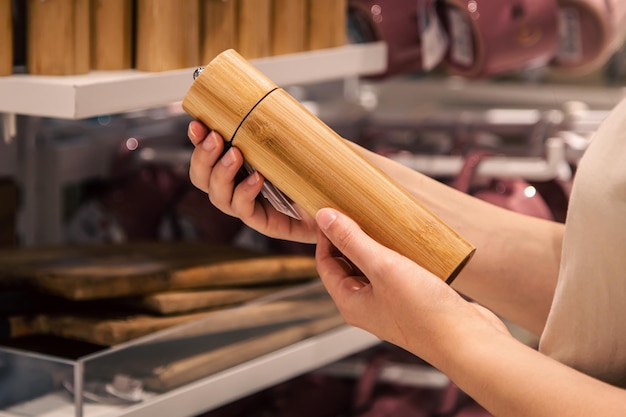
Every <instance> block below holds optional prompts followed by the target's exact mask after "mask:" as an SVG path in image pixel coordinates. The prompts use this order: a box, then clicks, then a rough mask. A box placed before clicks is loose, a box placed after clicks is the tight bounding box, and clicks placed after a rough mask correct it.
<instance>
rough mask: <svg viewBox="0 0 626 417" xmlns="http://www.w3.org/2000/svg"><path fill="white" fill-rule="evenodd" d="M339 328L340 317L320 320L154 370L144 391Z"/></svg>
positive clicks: (157, 389) (201, 375)
mask: <svg viewBox="0 0 626 417" xmlns="http://www.w3.org/2000/svg"><path fill="white" fill-rule="evenodd" d="M342 324H344V321H343V320H342V318H341V316H338V315H335V316H327V317H321V318H318V319H316V320H313V321H310V322H307V323H300V324H296V325H292V326H288V327H285V328H283V329H280V330H276V331H273V332H270V333H267V334H264V335H261V336H257V337H254V338H250V339H245V340H242V341H239V342H236V343H233V344H230V345H227V346H224V347H221V348H218V349H214V350H210V351H208V352H205V353H201V354H198V355H194V356H191V357H188V358H184V359H181V360H178V361H174V362H171V363H169V364H166V365H164V366H159V367H157V368H155V369H154V370H153V374H152V375H151V376H148V377H146V378H143V383H144V387H145V388H147V389H149V390H151V391H155V392H166V391H169V390H172V389H174V388H178V387H180V386H183V385H185V384H188V383H190V382H193V381H196V380H198V379H200V378H204V377H207V376H209V375H212V374H214V373H216V372H219V371H223V370H226V369H229V368H232V367H233V366H236V365H240V364H242V363H244V362H246V361H250V360H252V359H254V358H257V357H259V356H261V355H264V354H268V353H270V352H273V351H275V350H277V349H280V348H283V347H286V346H289V345H291V344H294V343H297V342H299V341H301V340H304V339H306V338H309V337H312V336H315V335H317V334H320V333H323V332H325V331H328V330H331V329H333V328H336V327H338V326H340V325H342Z"/></svg>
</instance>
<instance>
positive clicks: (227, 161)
mask: <svg viewBox="0 0 626 417" xmlns="http://www.w3.org/2000/svg"><path fill="white" fill-rule="evenodd" d="M234 162H235V155H233V148H230V149H229V150H228V152H226V154H225V155H224V156H223V157H222V165H224V166H225V167H228V166H231V165H232V164H233V163H234Z"/></svg>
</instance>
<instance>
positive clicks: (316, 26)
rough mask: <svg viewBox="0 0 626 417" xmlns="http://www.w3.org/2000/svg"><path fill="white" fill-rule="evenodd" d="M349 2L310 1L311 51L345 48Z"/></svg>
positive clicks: (309, 34)
mask: <svg viewBox="0 0 626 417" xmlns="http://www.w3.org/2000/svg"><path fill="white" fill-rule="evenodd" d="M347 10H348V2H347V0H310V1H309V24H308V30H309V33H308V41H309V49H323V48H334V47H337V46H343V45H345V44H346V42H347V29H346V28H347V23H346V18H347Z"/></svg>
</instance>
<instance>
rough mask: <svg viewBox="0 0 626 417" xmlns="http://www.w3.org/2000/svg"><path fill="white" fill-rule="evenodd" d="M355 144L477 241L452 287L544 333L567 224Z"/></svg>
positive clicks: (513, 319) (467, 236)
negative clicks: (489, 199) (477, 194)
mask: <svg viewBox="0 0 626 417" xmlns="http://www.w3.org/2000/svg"><path fill="white" fill-rule="evenodd" d="M354 148H355V150H357V152H359V153H361V154H362V155H363V156H364V157H366V158H367V159H368V160H370V161H371V162H372V163H374V164H375V165H377V166H378V167H380V168H381V169H382V170H383V171H384V172H385V173H387V174H388V175H390V176H391V177H392V178H394V179H395V180H396V181H398V182H399V183H400V184H401V185H402V186H404V187H405V188H406V189H407V190H408V191H409V192H410V193H411V194H413V195H414V196H415V197H416V198H417V199H418V200H419V201H420V202H421V203H423V204H424V205H425V206H427V207H428V208H429V209H430V210H432V211H433V212H434V213H436V214H437V215H438V216H439V217H441V218H442V219H443V220H444V221H446V222H447V223H448V224H450V225H451V226H452V227H453V228H454V229H455V230H457V231H458V232H459V233H460V234H461V235H462V236H464V237H465V238H466V239H467V240H469V241H470V242H471V243H472V244H474V245H475V246H476V248H477V250H476V254H475V255H474V258H473V259H472V260H471V261H470V262H469V263H468V265H467V266H466V267H465V269H464V270H463V272H461V274H460V275H459V276H458V278H457V279H456V280H455V281H454V282H453V284H452V286H453V287H454V288H455V289H457V290H459V291H460V292H462V293H463V294H465V295H466V296H468V297H470V298H472V299H474V300H476V301H477V302H479V303H481V304H482V305H484V306H486V307H488V308H489V309H490V310H492V311H495V312H497V313H498V314H500V315H502V316H503V317H505V318H507V319H508V320H510V321H512V322H514V323H516V324H519V325H521V326H523V327H525V328H526V329H528V330H530V331H532V332H534V333H535V334H536V335H540V334H541V332H542V331H543V327H544V325H545V321H546V318H547V315H548V312H549V310H550V305H551V304H552V298H553V295H554V288H555V286H556V280H557V277H558V271H559V266H560V259H561V245H562V240H563V231H564V226H563V224H560V223H556V222H550V221H546V220H542V219H538V218H534V217H530V216H525V215H522V214H519V213H515V212H512V211H510V210H505V209H503V208H500V207H497V206H494V205H492V204H489V203H486V202H484V201H481V200H479V199H477V198H474V197H472V196H469V195H467V194H465V193H462V192H459V191H457V190H455V189H453V188H451V187H449V186H447V185H445V184H442V183H440V182H438V181H436V180H433V179H432V178H430V177H427V176H425V175H423V174H420V173H418V172H416V171H414V170H412V169H410V168H407V167H405V166H402V165H400V164H398V163H396V162H394V161H392V160H390V159H389V158H386V157H384V156H381V155H378V154H375V153H373V152H370V151H367V150H365V149H363V148H361V147H359V146H357V145H354Z"/></svg>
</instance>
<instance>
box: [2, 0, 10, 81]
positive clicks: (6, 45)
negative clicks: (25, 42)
mask: <svg viewBox="0 0 626 417" xmlns="http://www.w3.org/2000/svg"><path fill="white" fill-rule="evenodd" d="M12 73H13V19H12V14H11V0H0V76H3V75H11V74H12Z"/></svg>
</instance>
